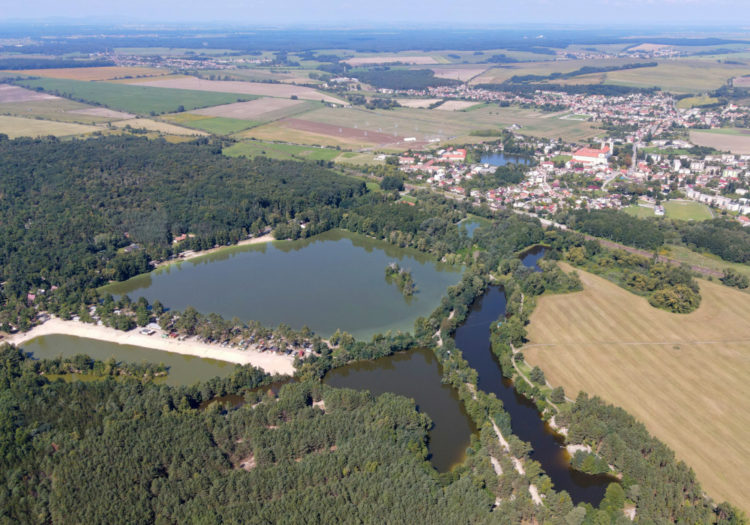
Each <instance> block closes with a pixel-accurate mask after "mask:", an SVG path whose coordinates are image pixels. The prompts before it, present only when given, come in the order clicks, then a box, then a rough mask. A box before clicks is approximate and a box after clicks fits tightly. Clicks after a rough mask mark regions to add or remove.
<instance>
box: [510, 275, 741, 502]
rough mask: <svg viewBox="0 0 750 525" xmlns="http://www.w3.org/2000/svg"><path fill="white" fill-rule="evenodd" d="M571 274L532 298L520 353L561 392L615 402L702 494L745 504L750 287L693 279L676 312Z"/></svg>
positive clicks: (596, 280) (597, 280)
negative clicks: (555, 291)
mask: <svg viewBox="0 0 750 525" xmlns="http://www.w3.org/2000/svg"><path fill="white" fill-rule="evenodd" d="M566 269H569V268H566ZM579 275H580V276H581V279H582V281H583V284H584V291H583V292H578V293H574V294H567V295H554V296H545V297H542V298H541V300H540V301H539V305H538V307H537V309H536V311H535V312H534V313H533V315H532V317H531V324H530V325H529V334H528V338H529V343H528V344H527V345H526V346H525V347H524V349H523V352H524V355H525V356H526V359H527V361H528V362H529V363H530V364H531V365H539V366H540V367H541V368H542V369H543V370H544V372H545V374H546V376H547V379H548V380H549V381H550V383H552V385H554V386H557V385H562V386H563V387H565V390H566V393H567V395H568V396H569V397H575V396H576V394H577V393H578V392H579V391H581V390H582V391H585V392H588V393H589V394H592V395H598V396H600V397H602V398H603V399H605V400H606V401H608V402H611V403H613V404H615V405H618V406H621V407H623V408H624V409H625V410H627V411H628V412H630V413H631V414H633V415H634V416H635V417H636V418H637V419H639V420H640V421H642V422H643V423H644V424H645V425H646V427H647V428H648V429H649V431H650V432H651V433H653V434H654V435H655V436H657V437H658V438H659V439H661V440H663V441H664V442H665V443H667V444H668V445H669V446H670V447H671V448H672V449H673V450H675V452H676V453H677V456H678V458H679V459H681V460H684V461H685V462H686V463H687V464H688V465H689V466H690V467H692V468H693V469H694V470H695V472H696V474H697V476H698V479H699V481H700V482H701V484H702V485H703V488H704V489H705V490H706V491H707V492H708V493H709V495H711V496H712V497H713V498H715V499H716V500H719V501H722V500H729V501H730V502H732V503H734V504H736V505H738V506H739V507H741V508H743V509H744V510H745V511H750V491H748V490H747V488H748V487H750V382H748V378H749V377H750V323H748V318H749V316H750V294H745V293H742V292H739V291H737V290H734V289H731V288H728V287H725V286H722V285H720V284H715V283H711V282H708V281H701V295H702V297H703V300H702V302H701V306H700V308H699V309H698V310H696V311H695V312H693V313H692V314H689V315H678V314H670V313H668V312H664V311H662V310H657V309H655V308H653V307H651V306H650V305H649V304H648V303H647V302H646V300H645V299H644V298H642V297H639V296H637V295H634V294H631V293H629V292H627V291H625V290H623V289H621V288H619V287H617V286H616V285H614V284H612V283H610V282H609V281H607V280H605V279H602V278H600V277H598V276H595V275H592V274H589V273H586V272H582V271H579Z"/></svg>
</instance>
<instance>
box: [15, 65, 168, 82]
mask: <svg viewBox="0 0 750 525" xmlns="http://www.w3.org/2000/svg"><path fill="white" fill-rule="evenodd" d="M16 73H17V72H16ZM24 74H25V75H29V76H32V77H45V78H67V79H70V80H112V79H115V78H125V77H155V76H161V75H167V74H169V71H167V70H165V69H155V68H152V67H117V66H112V67H70V68H60V69H28V70H26V71H24Z"/></svg>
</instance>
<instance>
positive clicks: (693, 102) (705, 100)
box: [677, 95, 719, 109]
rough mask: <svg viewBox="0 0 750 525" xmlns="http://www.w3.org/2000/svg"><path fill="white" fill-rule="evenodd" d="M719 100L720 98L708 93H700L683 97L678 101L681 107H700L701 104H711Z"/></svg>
mask: <svg viewBox="0 0 750 525" xmlns="http://www.w3.org/2000/svg"><path fill="white" fill-rule="evenodd" d="M717 102H719V99H718V98H714V97H709V96H708V95H699V96H696V97H687V98H683V99H682V100H680V101H679V102H678V103H677V107H678V108H680V109H691V108H699V107H701V106H710V105H711V104H716V103H717Z"/></svg>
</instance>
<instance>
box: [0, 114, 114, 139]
mask: <svg viewBox="0 0 750 525" xmlns="http://www.w3.org/2000/svg"><path fill="white" fill-rule="evenodd" d="M100 129H101V128H97V127H96V126H86V125H83V124H71V123H68V122H53V121H51V120H39V119H30V118H20V117H8V116H5V115H3V116H0V133H4V134H5V135H8V137H10V138H12V139H13V138H16V137H46V136H47V135H54V136H56V137H67V136H70V135H85V134H87V133H91V132H92V131H97V130H100Z"/></svg>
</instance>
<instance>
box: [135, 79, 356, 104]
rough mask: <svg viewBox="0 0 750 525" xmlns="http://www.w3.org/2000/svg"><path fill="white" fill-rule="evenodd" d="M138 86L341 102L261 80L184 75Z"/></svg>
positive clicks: (302, 88)
mask: <svg viewBox="0 0 750 525" xmlns="http://www.w3.org/2000/svg"><path fill="white" fill-rule="evenodd" d="M138 85H139V86H150V87H158V88H172V89H188V90H193V91H212V92H215V93H242V94H244V95H257V96H262V97H278V98H291V97H292V96H297V97H298V98H302V99H305V100H325V101H326V102H330V103H333V104H343V103H344V102H343V101H342V100H339V99H337V98H335V97H332V96H330V95H326V94H323V93H321V92H319V91H316V90H314V89H312V88H309V87H302V86H291V85H289V84H263V83H261V82H240V81H235V80H229V81H222V80H203V79H202V78H195V77H185V78H176V79H170V80H152V81H148V82H139V84H138Z"/></svg>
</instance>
